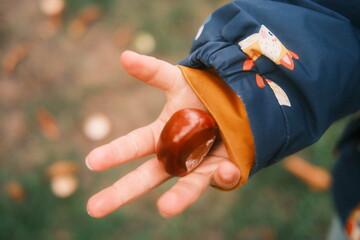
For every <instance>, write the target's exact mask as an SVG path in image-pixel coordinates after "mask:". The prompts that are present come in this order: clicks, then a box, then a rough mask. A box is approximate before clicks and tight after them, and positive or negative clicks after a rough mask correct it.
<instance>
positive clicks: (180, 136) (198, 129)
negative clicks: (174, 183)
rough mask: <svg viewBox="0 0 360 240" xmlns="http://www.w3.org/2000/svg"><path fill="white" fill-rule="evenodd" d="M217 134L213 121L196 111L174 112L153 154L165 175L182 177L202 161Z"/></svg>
mask: <svg viewBox="0 0 360 240" xmlns="http://www.w3.org/2000/svg"><path fill="white" fill-rule="evenodd" d="M216 135H217V126H216V122H215V120H214V119H213V117H211V116H210V115H209V114H207V113H206V112H204V111H201V110H199V109H194V108H185V109H182V110H179V111H177V112H175V113H174V114H173V115H172V116H171V118H170V119H169V120H168V122H167V123H166V124H165V126H164V128H163V130H162V132H161V134H160V138H159V140H158V143H157V146H156V155H157V158H158V159H159V161H160V162H162V163H163V165H164V167H165V170H166V172H168V173H169V174H171V175H175V176H179V177H181V176H184V175H186V174H188V173H189V172H191V171H192V170H194V169H195V168H196V167H197V166H198V165H199V164H200V163H201V162H202V161H203V160H204V158H205V156H206V154H207V153H208V152H209V150H210V148H211V146H212V145H213V143H214V141H215V138H216Z"/></svg>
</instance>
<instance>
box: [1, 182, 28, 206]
mask: <svg viewBox="0 0 360 240" xmlns="http://www.w3.org/2000/svg"><path fill="white" fill-rule="evenodd" d="M5 190H6V193H7V195H8V196H9V197H10V198H11V199H13V200H15V201H18V202H23V201H24V200H25V197H26V194H25V190H24V187H23V186H22V185H21V184H20V183H18V182H14V181H10V182H7V183H6V184H5Z"/></svg>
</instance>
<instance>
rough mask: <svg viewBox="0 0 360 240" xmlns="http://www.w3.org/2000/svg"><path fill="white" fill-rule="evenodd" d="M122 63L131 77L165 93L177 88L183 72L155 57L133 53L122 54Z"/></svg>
mask: <svg viewBox="0 0 360 240" xmlns="http://www.w3.org/2000/svg"><path fill="white" fill-rule="evenodd" d="M120 63H121V65H122V67H123V68H124V70H125V71H126V72H127V73H128V74H130V75H131V76H133V77H135V78H137V79H139V80H141V81H143V82H145V83H147V84H149V85H151V86H154V87H156V88H159V89H161V90H164V91H165V92H170V91H172V90H174V88H175V87H176V83H177V82H178V80H179V79H178V78H179V76H181V71H180V69H179V68H178V67H176V66H174V65H172V64H170V63H167V62H165V61H162V60H159V59H157V58H154V57H150V56H145V55H140V54H137V53H135V52H132V51H125V52H123V53H122V54H121V57H120Z"/></svg>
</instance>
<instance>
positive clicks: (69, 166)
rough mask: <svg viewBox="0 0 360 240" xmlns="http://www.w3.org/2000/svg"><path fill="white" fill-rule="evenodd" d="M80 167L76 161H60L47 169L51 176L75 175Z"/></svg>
mask: <svg viewBox="0 0 360 240" xmlns="http://www.w3.org/2000/svg"><path fill="white" fill-rule="evenodd" d="M78 169H79V168H78V166H77V165H76V164H75V163H74V162H70V161H58V162H56V163H54V164H52V165H51V166H50V167H49V168H48V169H47V174H48V175H49V177H50V178H54V177H58V176H64V175H75V174H76V173H77V172H78Z"/></svg>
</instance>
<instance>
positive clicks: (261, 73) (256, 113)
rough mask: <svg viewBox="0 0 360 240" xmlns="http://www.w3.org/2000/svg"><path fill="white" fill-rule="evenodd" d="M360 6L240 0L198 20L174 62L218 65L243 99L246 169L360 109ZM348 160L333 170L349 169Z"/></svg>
mask: <svg viewBox="0 0 360 240" xmlns="http://www.w3.org/2000/svg"><path fill="white" fill-rule="evenodd" d="M359 14H360V1H359V0H343V1H339V0H313V1H310V0H240V1H233V2H231V3H229V4H227V5H225V6H223V7H221V8H219V9H218V10H216V11H215V12H214V13H213V14H211V15H210V16H209V17H208V18H207V19H206V21H205V22H204V24H203V25H202V26H201V27H200V29H199V32H198V33H197V35H196V38H195V40H194V42H193V46H192V48H191V52H190V54H189V56H188V57H187V58H186V59H184V60H182V61H181V62H180V63H179V64H180V65H183V66H186V67H190V68H195V69H215V71H216V72H217V74H218V75H219V76H220V77H221V79H222V80H223V81H224V82H225V83H226V84H227V86H229V87H230V88H231V89H232V91H233V92H234V93H236V95H237V96H238V97H239V98H240V99H241V101H242V102H243V104H244V106H245V108H246V112H247V117H248V119H249V122H250V128H251V132H252V135H253V139H254V146H255V163H254V166H252V168H251V174H254V173H256V172H257V171H259V170H260V169H262V168H264V167H267V166H269V165H271V164H273V163H275V162H277V161H279V160H280V159H282V158H284V157H286V156H288V155H290V154H292V153H295V152H297V151H299V150H300V149H303V148H304V147H306V146H308V145H310V144H312V143H314V142H315V141H317V140H318V139H319V138H320V137H321V135H322V134H323V133H324V131H325V130H326V129H327V128H328V127H329V126H330V125H331V124H332V123H334V122H335V121H336V120H338V119H340V118H342V117H344V116H347V115H349V114H353V113H355V112H357V111H358V110H359V109H360V30H359V29H360V15H359ZM190 81H191V80H190ZM204 84H205V83H204ZM358 121H359V120H358ZM356 134H357V136H358V135H359V131H357V133H356ZM357 139H359V138H357ZM343 142H346V141H345V140H344V141H343ZM356 144H358V143H357V142H356ZM356 144H355V145H356ZM340 146H341V147H340V148H341V149H344V146H343V145H340ZM357 156H359V154H358V155H357ZM356 161H357V169H355V170H353V171H352V172H353V173H352V174H355V175H354V176H353V178H352V181H356V183H354V182H353V183H352V185H351V187H352V188H353V189H352V191H355V192H356V194H353V196H355V197H353V198H354V199H352V200H351V201H349V200H345V202H344V203H343V204H338V206H339V207H340V208H341V209H340V212H341V214H340V215H341V216H342V219H343V220H344V222H345V220H346V218H347V217H348V216H349V215H350V211H351V209H354V208H355V207H356V204H358V203H359V202H360V166H359V165H360V164H359V162H360V159H359V158H358V159H357V160H356ZM355 165H356V164H355ZM346 168H347V167H345V170H344V169H343V170H342V172H341V173H340V171H337V172H336V171H335V172H336V173H338V174H340V175H341V174H343V175H344V174H345V176H346V174H347V170H346ZM354 188H355V190H354ZM337 201H340V202H341V201H342V200H337ZM346 201H347V202H346ZM350 202H351V206H350V205H348V207H343V205H345V206H347V204H350Z"/></svg>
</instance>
